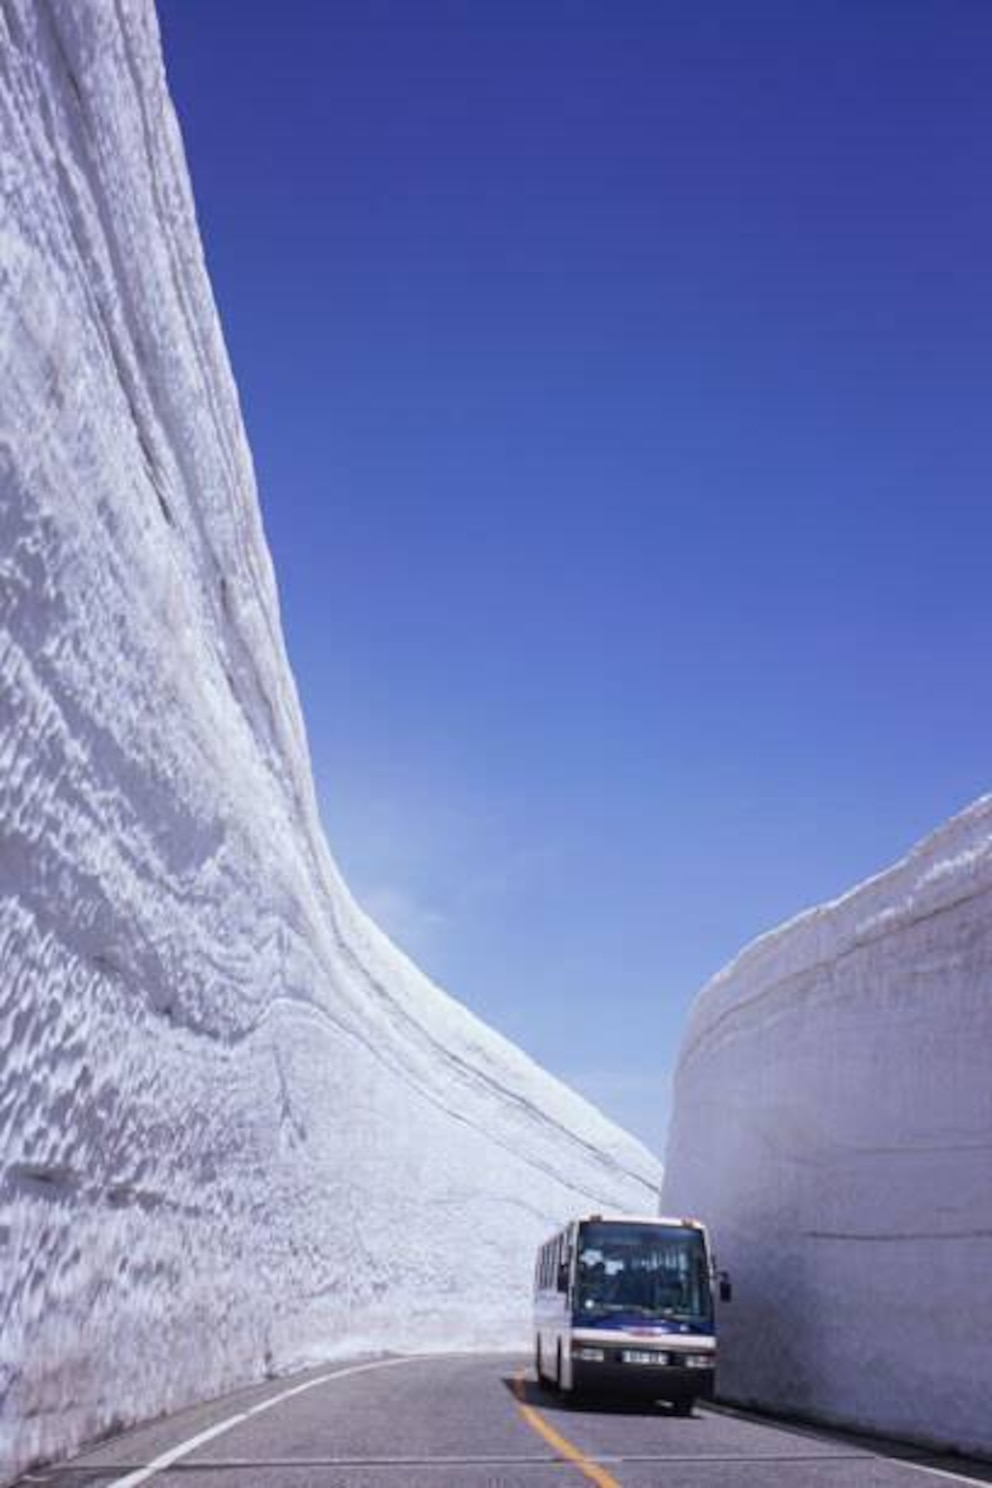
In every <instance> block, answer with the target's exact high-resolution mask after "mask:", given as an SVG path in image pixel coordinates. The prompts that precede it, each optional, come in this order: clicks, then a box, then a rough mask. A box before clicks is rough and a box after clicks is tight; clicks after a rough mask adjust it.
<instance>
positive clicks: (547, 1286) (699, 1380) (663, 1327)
mask: <svg viewBox="0 0 992 1488" xmlns="http://www.w3.org/2000/svg"><path fill="white" fill-rule="evenodd" d="M717 1284H718V1286H717ZM715 1287H717V1290H718V1292H719V1296H720V1299H721V1300H722V1301H727V1302H729V1301H730V1296H731V1287H730V1280H729V1278H728V1277H727V1274H726V1272H720V1273H717V1272H716V1270H715V1269H714V1260H713V1254H712V1252H711V1250H710V1246H709V1242H708V1240H707V1236H706V1230H705V1227H704V1226H703V1225H701V1224H700V1223H699V1221H698V1220H696V1219H668V1218H664V1217H662V1218H651V1219H641V1218H637V1217H635V1216H618V1217H615V1218H613V1217H606V1216H604V1215H602V1214H590V1215H588V1216H587V1217H586V1218H584V1219H573V1220H572V1221H571V1222H570V1223H569V1224H567V1225H566V1226H565V1227H564V1229H562V1230H559V1231H558V1233H557V1234H556V1235H552V1236H551V1238H550V1239H549V1240H546V1241H545V1243H544V1244H543V1245H542V1246H541V1247H540V1249H539V1250H538V1253H537V1264H536V1266H535V1273H534V1369H535V1371H536V1374H537V1380H538V1384H542V1383H546V1384H550V1385H551V1386H552V1387H553V1388H555V1389H557V1390H562V1391H571V1392H573V1393H582V1392H592V1391H595V1390H601V1391H609V1392H611V1393H615V1394H618V1395H621V1396H623V1397H626V1398H640V1399H647V1400H666V1401H669V1402H670V1403H671V1406H672V1408H673V1410H674V1411H675V1412H676V1414H678V1415H684V1416H689V1415H691V1414H692V1409H693V1405H694V1404H695V1402H696V1400H697V1399H700V1398H702V1399H708V1398H710V1397H711V1396H712V1394H713V1381H714V1376H715V1371H716V1325H715V1317H714V1307H713V1294H714V1289H715Z"/></svg>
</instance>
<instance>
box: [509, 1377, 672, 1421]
mask: <svg viewBox="0 0 992 1488" xmlns="http://www.w3.org/2000/svg"><path fill="white" fill-rule="evenodd" d="M503 1384H504V1385H505V1386H506V1388H507V1389H508V1390H509V1392H510V1394H511V1395H512V1396H513V1397H514V1398H515V1399H516V1400H519V1401H520V1403H521V1404H522V1405H532V1406H534V1408H535V1409H536V1410H541V1411H545V1412H547V1411H564V1412H566V1413H568V1412H572V1413H574V1412H576V1411H593V1412H595V1413H596V1414H597V1415H604V1416H672V1417H673V1418H674V1416H675V1412H674V1410H673V1409H672V1407H671V1406H670V1405H668V1404H667V1403H666V1402H665V1401H663V1400H659V1401H655V1400H619V1399H617V1398H616V1396H610V1395H595V1394H591V1393H588V1394H581V1395H577V1396H576V1395H574V1394H572V1392H569V1393H568V1394H559V1393H558V1392H557V1391H556V1390H554V1389H553V1388H552V1387H551V1386H550V1385H539V1384H538V1383H537V1381H536V1380H532V1379H520V1378H515V1377H514V1376H513V1375H506V1374H505V1375H504V1376H503ZM682 1420H685V1421H690V1420H692V1417H686V1416H683V1417H682Z"/></svg>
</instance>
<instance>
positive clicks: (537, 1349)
mask: <svg viewBox="0 0 992 1488" xmlns="http://www.w3.org/2000/svg"><path fill="white" fill-rule="evenodd" d="M534 1373H535V1374H536V1375H537V1383H538V1384H540V1383H541V1376H542V1375H543V1374H544V1370H543V1369H542V1368H541V1335H540V1333H538V1335H537V1337H536V1338H535V1339H534Z"/></svg>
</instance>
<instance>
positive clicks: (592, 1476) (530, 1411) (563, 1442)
mask: <svg viewBox="0 0 992 1488" xmlns="http://www.w3.org/2000/svg"><path fill="white" fill-rule="evenodd" d="M525 1373H526V1371H525V1370H523V1369H521V1371H520V1373H519V1374H517V1375H515V1376H514V1380H513V1393H514V1394H515V1395H516V1397H517V1399H516V1406H517V1410H518V1411H519V1412H520V1414H521V1415H522V1416H523V1418H524V1420H525V1421H526V1422H527V1425H528V1426H529V1427H530V1428H531V1430H532V1431H536V1432H537V1434H538V1436H543V1438H544V1440H545V1441H546V1442H547V1444H548V1446H549V1447H553V1448H554V1450H555V1451H556V1452H557V1453H558V1455H559V1457H564V1458H566V1459H567V1460H568V1461H569V1462H571V1463H572V1464H573V1466H575V1467H577V1468H578V1469H579V1472H580V1473H582V1475H583V1477H585V1478H588V1479H589V1481H590V1483H596V1484H597V1485H598V1488H620V1484H619V1483H618V1482H617V1480H616V1478H614V1477H611V1475H610V1474H609V1473H608V1472H606V1471H605V1470H604V1469H603V1468H601V1467H597V1465H596V1463H595V1462H590V1461H589V1458H588V1457H587V1456H586V1455H585V1453H584V1452H582V1451H580V1449H579V1448H578V1447H577V1446H576V1445H575V1443H574V1442H570V1441H569V1439H568V1437H567V1436H562V1434H561V1432H560V1431H556V1430H555V1428H554V1427H553V1426H549V1425H548V1423H547V1421H546V1420H545V1419H544V1417H543V1416H542V1415H541V1413H540V1411H537V1410H535V1409H534V1407H533V1406H532V1405H528V1404H527V1401H526V1398H525V1396H524V1375H525Z"/></svg>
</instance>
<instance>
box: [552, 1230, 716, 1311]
mask: <svg viewBox="0 0 992 1488" xmlns="http://www.w3.org/2000/svg"><path fill="white" fill-rule="evenodd" d="M575 1279H576V1295H575V1308H576V1313H577V1314H578V1315H579V1316H581V1317H582V1318H583V1320H584V1321H589V1322H591V1321H594V1320H595V1319H596V1318H597V1317H606V1316H608V1315H613V1314H618V1313H634V1314H636V1315H637V1316H638V1317H643V1318H675V1319H678V1320H684V1321H689V1320H692V1321H694V1322H697V1323H698V1322H699V1321H700V1320H703V1321H709V1320H711V1318H712V1313H713V1304H712V1294H711V1291H710V1279H709V1271H708V1267H707V1257H706V1246H705V1244H704V1242H703V1237H702V1235H701V1234H700V1232H699V1231H698V1230H691V1229H683V1228H682V1227H681V1226H676V1225H653V1224H637V1223H621V1222H613V1223H606V1222H603V1223H601V1222H598V1221H595V1220H589V1221H586V1222H585V1223H584V1224H582V1225H581V1226H580V1227H579V1239H578V1258H577V1266H576V1277H575Z"/></svg>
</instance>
